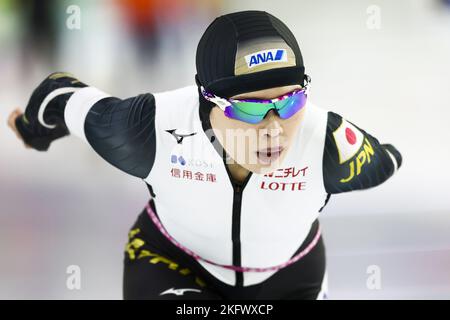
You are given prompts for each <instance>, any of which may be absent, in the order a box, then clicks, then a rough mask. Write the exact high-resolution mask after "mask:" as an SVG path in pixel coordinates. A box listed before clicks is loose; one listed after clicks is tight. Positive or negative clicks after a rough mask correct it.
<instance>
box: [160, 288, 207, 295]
mask: <svg viewBox="0 0 450 320" xmlns="http://www.w3.org/2000/svg"><path fill="white" fill-rule="evenodd" d="M186 291H192V292H198V293H200V292H202V291H201V290H199V289H190V288H185V289H175V288H170V289H167V290H166V291H164V292H161V293H160V294H159V295H160V296H162V295H165V294H174V295H176V296H182V295H183V294H184V293H185V292H186Z"/></svg>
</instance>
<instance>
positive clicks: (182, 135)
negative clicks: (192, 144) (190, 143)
mask: <svg viewBox="0 0 450 320" xmlns="http://www.w3.org/2000/svg"><path fill="white" fill-rule="evenodd" d="M176 130H177V129H172V130H166V132H168V133H170V134H171V135H172V136H174V137H175V139H177V143H178V144H181V143H182V142H183V139H184V138H185V137H190V136H193V135H196V134H197V132H193V133H189V134H178V133H176V132H175V131H176Z"/></svg>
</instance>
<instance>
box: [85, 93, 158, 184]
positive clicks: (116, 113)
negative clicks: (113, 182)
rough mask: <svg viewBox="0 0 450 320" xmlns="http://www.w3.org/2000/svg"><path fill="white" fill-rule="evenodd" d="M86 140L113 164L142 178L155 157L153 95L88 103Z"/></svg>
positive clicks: (148, 170) (146, 173) (110, 98)
mask: <svg viewBox="0 0 450 320" xmlns="http://www.w3.org/2000/svg"><path fill="white" fill-rule="evenodd" d="M84 131H85V135H86V139H87V140H88V142H89V144H90V145H91V146H92V147H93V148H94V150H95V151H96V152H97V153H98V154H99V155H100V156H101V157H103V158H104V159H105V160H106V161H108V162H109V163H110V164H112V165H113V166H115V167H117V168H119V169H120V170H122V171H125V172H126V173H129V174H131V175H133V176H136V177H140V178H145V177H147V176H148V174H149V173H150V170H151V168H152V166H153V163H154V160H155V152H156V137H155V98H154V96H153V95H152V94H149V93H147V94H141V95H138V96H136V97H133V98H128V99H125V100H121V99H118V98H113V97H109V98H105V99H102V100H100V101H98V102H97V103H96V104H94V105H93V106H92V108H91V109H90V110H89V113H88V114H87V117H86V121H85V124H84Z"/></svg>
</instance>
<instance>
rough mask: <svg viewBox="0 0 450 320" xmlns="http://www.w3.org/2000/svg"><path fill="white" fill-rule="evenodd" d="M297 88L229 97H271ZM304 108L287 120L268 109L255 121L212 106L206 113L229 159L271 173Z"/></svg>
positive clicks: (285, 148)
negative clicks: (245, 120)
mask: <svg viewBox="0 0 450 320" xmlns="http://www.w3.org/2000/svg"><path fill="white" fill-rule="evenodd" d="M299 88H301V86H300V85H289V86H283V87H275V88H270V89H264V90H259V91H252V92H246V93H242V94H239V95H235V96H233V97H230V98H233V99H274V98H277V97H280V96H283V95H285V94H287V93H289V92H292V91H294V90H297V89H299ZM304 111H305V108H302V109H301V110H300V111H298V112H297V113H295V114H294V115H293V116H292V117H290V118H288V119H281V118H280V117H279V116H278V115H277V114H276V112H275V111H274V110H270V111H269V112H268V113H267V115H266V117H265V118H264V120H263V121H261V122H260V123H257V124H251V123H246V122H243V121H239V120H235V119H231V118H229V117H227V116H226V115H225V114H224V112H223V111H222V109H220V108H219V107H218V106H216V107H214V108H213V109H212V110H211V113H210V120H211V125H212V128H213V130H214V134H215V135H216V137H217V139H218V140H219V142H220V143H221V145H222V146H223V147H224V148H225V150H226V152H227V153H228V154H229V155H230V157H231V158H232V161H233V162H236V163H238V164H239V165H241V166H242V167H244V168H245V169H247V170H249V171H252V172H255V173H267V172H272V171H273V170H275V169H276V168H278V167H279V166H280V165H281V163H282V161H283V159H284V158H285V156H286V154H287V151H288V149H289V147H290V146H291V144H292V142H293V140H294V137H295V134H296V132H297V130H298V128H299V127H300V124H301V122H302V119H303V116H304Z"/></svg>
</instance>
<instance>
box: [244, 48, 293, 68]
mask: <svg viewBox="0 0 450 320" xmlns="http://www.w3.org/2000/svg"><path fill="white" fill-rule="evenodd" d="M245 61H246V62H247V67H248V68H249V69H251V68H253V67H257V66H260V65H263V64H266V63H271V62H286V61H287V52H286V49H270V50H262V51H258V52H254V53H252V54H249V55H246V56H245Z"/></svg>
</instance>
